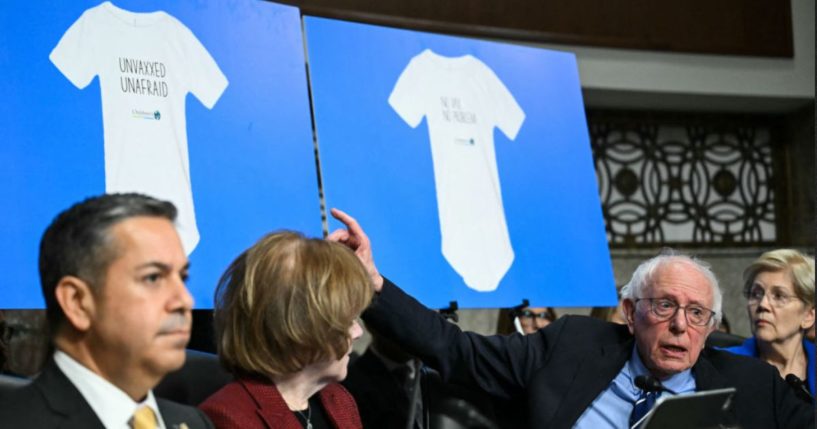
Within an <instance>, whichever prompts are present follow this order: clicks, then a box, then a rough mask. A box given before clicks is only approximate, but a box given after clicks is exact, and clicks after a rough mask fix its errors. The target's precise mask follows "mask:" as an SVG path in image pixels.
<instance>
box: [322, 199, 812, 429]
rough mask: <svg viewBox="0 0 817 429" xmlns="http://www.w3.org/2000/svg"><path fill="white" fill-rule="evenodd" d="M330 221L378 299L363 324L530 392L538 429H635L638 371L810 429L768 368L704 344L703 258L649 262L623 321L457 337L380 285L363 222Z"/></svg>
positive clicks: (753, 419) (501, 391)
mask: <svg viewBox="0 0 817 429" xmlns="http://www.w3.org/2000/svg"><path fill="white" fill-rule="evenodd" d="M332 214H333V216H335V217H336V218H337V219H338V220H340V221H341V222H343V223H344V224H345V225H346V229H340V230H337V231H335V232H333V233H332V234H331V235H330V237H329V239H331V240H337V241H340V242H342V243H345V244H346V245H348V246H349V247H350V248H352V249H354V250H355V252H356V254H357V255H358V257H359V258H360V259H361V260H362V261H363V263H364V265H365V266H366V267H367V269H368V271H369V274H370V276H371V278H372V282H373V283H374V285H375V290H376V291H377V296H376V298H375V300H374V301H373V303H372V305H371V306H370V307H369V309H368V310H367V311H366V312H365V313H364V314H363V319H364V321H365V322H366V324H367V325H371V326H374V327H375V328H376V329H377V330H378V331H379V332H381V333H382V334H384V335H386V336H388V337H389V338H390V339H392V340H393V341H395V342H397V343H400V344H401V345H402V346H403V347H404V348H406V349H407V350H409V351H410V352H411V353H412V354H414V355H416V356H419V357H421V358H422V359H423V361H424V362H426V363H427V364H429V365H430V366H432V367H434V368H435V369H437V370H438V371H439V372H440V374H441V375H442V376H443V377H444V378H445V379H447V380H448V381H450V382H453V383H459V384H463V385H466V386H470V387H473V388H477V389H482V390H484V391H485V392H487V393H489V394H491V395H494V396H497V397H501V398H508V399H510V398H519V397H522V396H525V397H526V399H527V404H528V410H529V412H528V421H529V422H530V424H531V426H532V427H542V428H594V429H598V428H630V427H632V426H633V425H634V424H637V422H638V421H639V420H640V419H641V416H643V414H644V413H646V411H647V410H648V407H646V406H645V405H646V404H649V403H650V402H652V401H650V400H645V399H646V398H645V397H646V396H649V395H647V394H646V392H644V391H643V390H642V389H640V388H638V387H637V386H636V383H635V379H636V377H638V376H640V375H647V376H652V377H654V378H657V379H658V380H660V381H661V383H662V384H663V386H664V387H665V388H666V389H668V390H670V391H673V392H676V393H684V392H694V391H703V390H712V389H719V388H726V387H733V388H735V389H736V394H735V396H734V398H733V405H734V406H733V408H732V413H733V415H732V416H731V417H732V418H733V419H734V422H735V423H736V424H738V425H739V426H740V427H742V428H745V429H749V428H759V429H760V428H762V429H772V428H781V429H782V428H806V427H809V428H811V427H814V408H813V407H810V406H809V405H808V404H806V403H805V402H804V401H801V400H800V399H798V398H797V397H796V395H795V393H794V391H793V390H792V389H791V388H790V387H789V386H788V385H787V384H786V383H785V382H784V381H783V380H782V379H781V378H780V376H778V375H777V371H776V370H775V369H774V368H773V367H771V366H770V365H767V364H765V363H763V362H760V361H757V360H754V359H748V358H746V357H743V356H736V355H733V354H730V353H728V352H724V351H720V350H713V349H709V348H705V341H706V338H707V336H708V335H709V334H710V333H711V332H712V331H713V330H715V328H716V326H717V324H718V320H719V319H720V317H721V314H722V313H721V301H722V296H721V291H720V288H719V287H718V282H717V280H716V279H715V276H714V275H713V274H712V272H711V270H710V269H709V267H708V265H706V264H705V263H703V262H701V261H698V260H696V259H693V258H690V257H688V256H685V255H681V254H677V253H675V252H672V251H668V252H664V253H662V254H661V255H659V256H657V257H655V258H653V259H650V260H648V261H645V262H644V263H642V264H641V265H640V266H639V267H638V268H637V269H636V271H635V273H634V274H633V277H632V280H631V281H630V282H629V284H628V285H627V286H626V287H625V288H624V290H623V291H622V294H623V308H624V313H625V314H624V315H625V318H626V320H627V324H626V325H617V324H614V323H609V322H604V321H600V320H597V319H591V318H588V317H583V316H566V317H562V318H561V319H559V320H557V321H556V322H554V323H551V324H550V325H549V326H548V327H546V328H544V329H541V330H539V331H537V332H536V333H534V334H531V335H510V336H482V335H479V334H475V333H472V332H462V331H461V330H460V329H459V328H458V327H457V326H456V325H453V324H451V323H448V322H447V321H446V320H445V319H443V318H442V317H441V316H440V315H438V314H437V313H436V312H434V311H431V310H429V309H427V308H425V307H424V306H423V305H422V304H420V303H419V302H417V301H416V300H414V299H413V298H411V297H410V296H408V295H406V294H405V293H404V292H402V291H401V290H400V289H399V288H398V287H397V286H395V285H394V284H392V283H391V282H390V281H389V280H387V279H385V278H383V277H382V276H381V275H380V274H379V273H378V271H377V268H376V266H375V264H374V260H373V257H372V250H371V245H370V243H369V239H368V238H367V237H366V234H365V233H364V232H363V230H362V229H361V228H360V226H359V225H358V224H357V222H356V221H355V220H354V219H353V218H351V217H349V216H348V215H346V214H345V213H343V212H341V211H338V210H333V212H332ZM664 394H668V393H664ZM651 399H655V398H654V397H653V398H651Z"/></svg>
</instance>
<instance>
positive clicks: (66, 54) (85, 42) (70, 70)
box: [48, 11, 96, 89]
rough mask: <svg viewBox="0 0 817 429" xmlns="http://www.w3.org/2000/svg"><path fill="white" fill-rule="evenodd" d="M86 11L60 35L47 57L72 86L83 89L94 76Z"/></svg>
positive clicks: (91, 43)
mask: <svg viewBox="0 0 817 429" xmlns="http://www.w3.org/2000/svg"><path fill="white" fill-rule="evenodd" d="M89 21H90V18H89V17H88V12H87V11H86V12H85V13H83V14H82V16H80V17H79V19H77V20H76V21H75V22H74V23H73V24H72V25H71V27H69V28H68V30H66V32H65V34H63V35H62V38H60V41H59V42H58V43H57V46H55V47H54V50H52V51H51V54H50V55H49V56H48V59H49V60H51V62H52V63H53V64H54V66H56V67H57V69H58V70H59V71H60V73H62V74H63V75H64V76H65V77H66V78H67V79H68V80H69V81H70V82H71V83H72V84H74V86H76V87H77V88H79V89H83V88H85V87H86V86H88V84H89V83H91V81H92V80H93V78H94V76H96V66H95V62H94V40H95V38H94V37H93V35H91V34H90V33H91V31H92V28H91V27H92V26H91V25H90V23H89Z"/></svg>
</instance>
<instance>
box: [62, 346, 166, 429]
mask: <svg viewBox="0 0 817 429" xmlns="http://www.w3.org/2000/svg"><path fill="white" fill-rule="evenodd" d="M54 362H55V363H56V364H57V366H58V367H59V368H60V370H61V371H62V372H63V373H64V374H65V376H66V377H68V380H70V381H71V383H73V384H74V386H75V387H76V388H77V390H79V393H81V394H82V396H83V398H85V401H86V402H87V403H88V405H90V406H91V409H93V410H94V413H96V415H97V417H99V420H100V421H101V422H102V424H103V425H104V426H105V427H106V428H108V429H130V425H129V424H128V423H129V421H130V419H131V417H132V416H133V413H134V412H135V411H136V410H137V409H138V408H140V407H142V406H143V405H147V406H148V407H150V408H152V409H153V412H154V413H155V414H156V419H157V420H158V422H157V428H158V429H165V425H164V421H163V419H162V415H161V413H160V412H159V406H158V404H157V403H156V397H155V396H153V391H148V394H147V397H146V398H145V400H144V401H142V402H136V401H134V400H133V399H131V398H130V396H128V395H127V394H126V393H125V392H124V391H122V390H121V389H119V388H118V387H116V386H114V385H113V384H111V383H110V382H109V381H107V380H105V379H104V378H102V377H100V376H99V375H98V374H96V373H95V372H93V371H91V370H90V369H88V368H86V367H85V366H83V365H82V364H81V363H79V362H77V361H76V360H74V359H73V358H72V357H71V356H69V355H68V354H66V353H65V352H63V351H61V350H57V351H56V352H54Z"/></svg>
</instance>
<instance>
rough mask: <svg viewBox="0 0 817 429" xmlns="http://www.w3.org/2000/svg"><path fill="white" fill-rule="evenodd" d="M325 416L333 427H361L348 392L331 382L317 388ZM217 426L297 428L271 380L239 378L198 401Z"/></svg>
mask: <svg viewBox="0 0 817 429" xmlns="http://www.w3.org/2000/svg"><path fill="white" fill-rule="evenodd" d="M318 394H319V395H320V398H321V405H323V408H324V410H326V414H327V415H328V416H329V420H330V421H331V422H332V423H333V424H334V426H335V428H337V429H362V428H363V424H362V423H361V422H360V414H359V413H358V411H357V405H356V404H355V400H354V399H353V398H352V395H351V394H350V393H349V392H348V391H347V390H346V389H344V388H343V386H341V385H340V384H337V383H333V384H330V385H328V386H326V387H324V388H323V390H321V391H320V392H318ZM199 408H201V410H202V411H204V413H205V414H207V416H208V417H210V420H212V421H213V424H215V426H216V427H217V428H220V429H232V428H241V429H244V428H248V429H252V428H258V429H301V428H302V426H301V423H300V421H298V418H297V417H295V414H294V413H293V412H292V411H290V410H289V407H287V404H286V402H284V398H283V397H282V396H281V394H280V393H279V392H278V389H276V388H275V385H274V384H272V383H263V382H260V381H256V380H249V379H241V380H238V381H234V382H232V383H230V384H228V385H226V386H224V387H223V388H221V389H220V390H219V391H218V392H216V393H214V394H213V395H211V396H210V397H209V398H207V399H206V400H205V401H204V402H202V403H201V405H199Z"/></svg>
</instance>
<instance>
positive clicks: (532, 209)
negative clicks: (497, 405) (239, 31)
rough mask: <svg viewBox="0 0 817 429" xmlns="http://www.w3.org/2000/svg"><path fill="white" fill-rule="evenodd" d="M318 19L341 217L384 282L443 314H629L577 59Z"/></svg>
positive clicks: (316, 45) (321, 107) (318, 101)
mask: <svg viewBox="0 0 817 429" xmlns="http://www.w3.org/2000/svg"><path fill="white" fill-rule="evenodd" d="M304 21H305V26H304V28H305V37H306V40H307V49H308V60H309V64H310V80H311V87H312V95H313V110H314V115H315V123H316V128H317V136H318V142H319V155H320V159H321V165H322V167H321V168H322V175H323V176H322V177H323V184H324V191H325V196H326V202H327V206H328V207H338V208H341V209H343V210H345V211H347V212H348V213H350V214H351V215H352V216H354V217H356V218H357V219H358V220H359V221H360V223H361V225H362V226H363V227H364V229H365V230H366V232H367V233H368V234H369V236H370V238H371V239H372V242H373V246H374V254H375V260H376V262H377V264H378V268H379V269H380V271H381V272H382V273H384V275H386V276H387V277H389V278H390V279H392V280H393V281H395V282H396V283H397V284H398V285H399V286H401V287H403V288H404V289H406V290H407V291H408V292H409V293H411V294H412V295H413V296H415V297H417V298H418V299H419V300H420V301H422V302H423V303H425V304H426V305H428V306H431V307H436V308H442V307H446V306H448V303H449V301H451V300H456V301H457V302H458V304H459V306H460V307H461V308H485V307H507V306H514V305H517V304H519V303H520V302H521V300H522V299H523V298H527V299H529V300H530V302H531V304H532V305H535V306H602V305H605V306H606V305H615V304H616V293H615V287H614V280H613V273H612V268H611V262H610V255H609V250H608V246H607V239H606V236H605V231H604V223H603V219H602V213H601V204H600V202H599V197H598V188H597V184H596V177H595V172H594V168H593V159H592V154H591V151H590V142H589V137H588V131H587V125H586V120H585V116H584V107H583V103H582V97H581V88H580V84H579V77H578V70H577V66H576V59H575V56H574V55H572V54H569V53H564V52H557V51H550V50H544V49H534V48H527V47H521V46H514V45H509V44H501V43H491V42H484V41H478V40H473V39H466V38H458V37H450V36H442V35H434V34H426V33H420V32H414V31H407V30H398V29H389V28H384V27H378V26H371V25H363V24H356V23H345V22H341V21H335V20H329V19H323V18H314V17H306V18H305V19H304ZM338 226H339V225H338V224H337V223H336V222H335V223H334V224H333V225H332V226H331V227H330V230H332V229H334V228H335V227H338Z"/></svg>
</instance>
